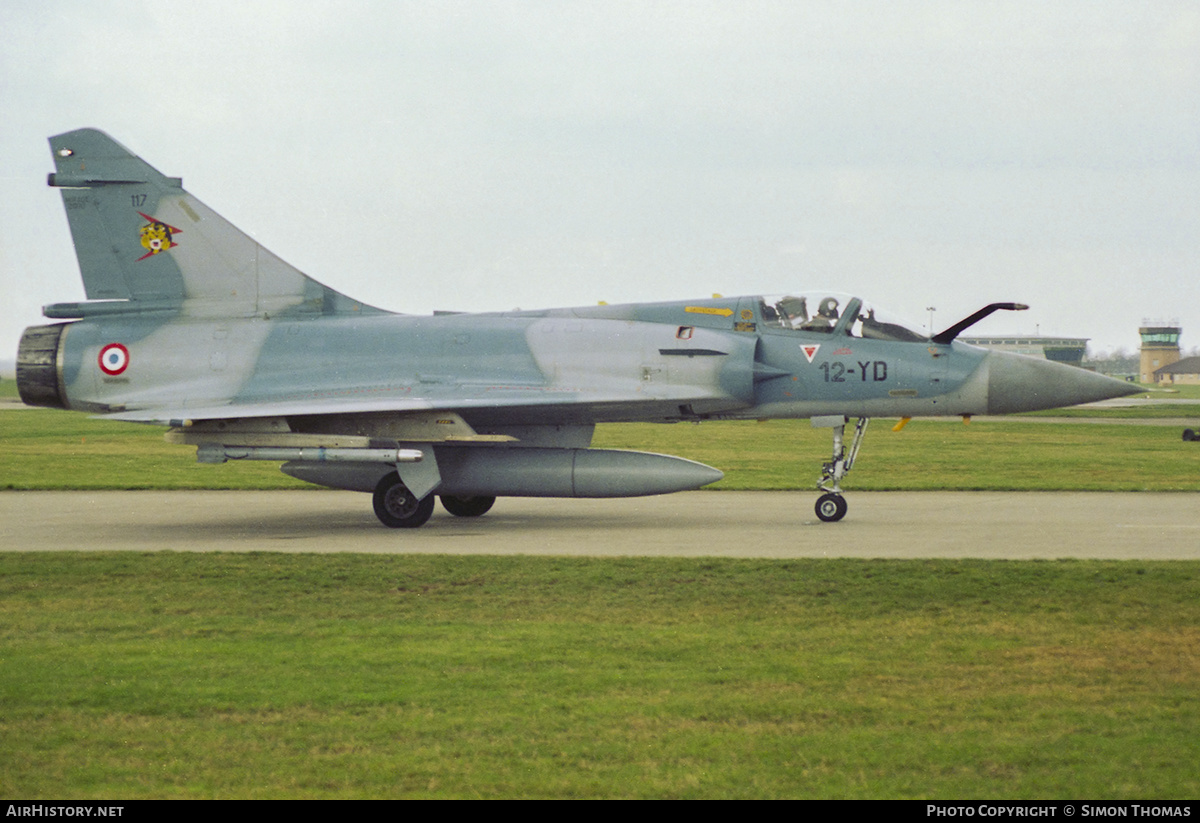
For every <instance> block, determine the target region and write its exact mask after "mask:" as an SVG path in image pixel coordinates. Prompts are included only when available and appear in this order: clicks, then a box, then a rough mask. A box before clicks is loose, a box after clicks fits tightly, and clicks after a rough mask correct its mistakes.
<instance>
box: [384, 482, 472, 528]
mask: <svg viewBox="0 0 1200 823" xmlns="http://www.w3.org/2000/svg"><path fill="white" fill-rule="evenodd" d="M433 498H434V495H432V494H429V495H426V496H425V497H424V498H423V499H421V500H418V499H417V498H416V496H415V495H414V494H413V493H412V492H410V491H409V490H408V486H405V485H404V481H402V480H401V479H400V475H399V474H397V473H396V472H392V473H391V474H388V475H385V476H384V477H383V478H382V479H381V480H380V481H379V483H377V484H376V486H375V499H374V503H375V516H376V517H378V518H379V522H381V523H383V525H385V526H388V527H389V528H393V529H415V528H417V527H419V526H423V525H425V521H427V520H428V519H429V518H430V516H431V515H432V514H433ZM441 501H442V507H443V508H445V510H446V511H448V512H450V514H452V515H454V516H455V517H479V516H481V515H484V514H487V512H488V510H489V509H491V508H492V506H493V505H494V504H495V502H496V498H494V497H453V496H451V495H447V494H443V495H442V496H441Z"/></svg>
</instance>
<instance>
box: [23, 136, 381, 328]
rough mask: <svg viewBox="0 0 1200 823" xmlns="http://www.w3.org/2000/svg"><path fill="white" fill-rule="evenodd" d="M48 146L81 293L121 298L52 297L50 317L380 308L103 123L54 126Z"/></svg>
mask: <svg viewBox="0 0 1200 823" xmlns="http://www.w3.org/2000/svg"><path fill="white" fill-rule="evenodd" d="M50 148H51V151H52V152H53V154H54V164H55V168H56V171H55V172H54V173H53V174H51V175H50V177H49V179H48V180H47V182H48V183H49V184H50V185H51V186H54V187H57V188H59V189H61V190H62V197H63V205H64V206H65V208H66V211H67V221H68V223H69V224H70V226H71V238H72V240H73V241H74V243H75V253H76V256H77V257H78V258H79V270H80V273H81V274H82V276H83V287H84V292H85V293H86V294H87V297H88V299H89V300H105V301H124V302H118V303H105V304H97V305H94V306H91V307H89V306H88V304H57V305H55V306H49V307H47V309H46V314H47V315H48V316H51V317H70V316H75V317H79V316H82V315H84V314H89V313H92V311H94V312H95V313H99V312H101V311H103V312H105V313H109V312H121V313H124V312H141V311H160V310H176V311H181V312H184V313H187V314H193V315H200V316H214V317H216V316H219V317H247V316H252V315H256V314H259V315H262V314H266V315H270V316H277V315H280V314H284V315H291V314H348V313H364V314H380V313H382V312H381V311H380V310H379V309H375V308H372V307H370V306H367V305H365V304H362V303H359V302H358V301H356V300H352V299H351V298H348V297H346V296H345V295H343V294H340V293H339V292H336V291H334V290H333V289H330V288H329V287H327V286H324V285H322V284H321V283H318V282H317V281H315V280H313V279H312V278H310V277H308V276H306V275H305V274H303V273H302V272H300V271H299V270H297V269H295V268H293V267H292V266H290V265H288V264H287V263H285V262H284V261H283V260H281V259H279V258H278V257H276V256H275V255H274V254H272V253H271V252H269V251H267V250H266V249H264V248H263V247H262V246H260V245H259V244H258V243H257V242H255V241H254V240H253V239H252V238H250V237H249V236H247V235H246V234H244V233H243V232H241V231H240V230H239V229H238V228H237V227H235V226H234V225H233V224H231V223H230V222H229V221H227V220H225V219H224V218H223V217H221V216H220V215H219V214H217V213H216V212H215V211H213V210H212V209H210V208H208V206H206V205H204V204H203V203H201V202H200V201H199V200H197V199H196V198H195V197H193V196H192V195H190V194H188V193H187V192H186V191H184V189H183V183H182V181H181V180H180V178H178V177H167V176H165V175H163V174H161V173H160V172H159V171H157V170H156V169H154V168H153V167H152V166H150V164H148V163H146V162H145V161H144V160H142V159H141V158H140V157H138V156H137V155H135V154H133V152H131V151H129V149H127V148H125V147H124V146H122V145H121V144H120V143H118V142H117V141H116V140H113V139H112V138H111V137H109V136H108V135H107V134H105V133H104V132H102V131H98V130H96V129H79V130H77V131H72V132H67V133H65V134H60V135H57V136H55V137H51V138H50ZM89 308H90V310H89Z"/></svg>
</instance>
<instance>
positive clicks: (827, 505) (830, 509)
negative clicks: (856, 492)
mask: <svg viewBox="0 0 1200 823" xmlns="http://www.w3.org/2000/svg"><path fill="white" fill-rule="evenodd" d="M846 508H847V507H846V498H844V497H842V496H841V495H840V494H834V493H833V492H827V493H826V494H823V495H821V496H820V497H818V498H817V505H816V509H817V517H819V518H821V519H822V520H824V521H825V522H826V523H833V522H836V521H838V520H841V519H842V518H843V517H845V516H846Z"/></svg>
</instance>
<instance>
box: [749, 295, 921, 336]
mask: <svg viewBox="0 0 1200 823" xmlns="http://www.w3.org/2000/svg"><path fill="white" fill-rule="evenodd" d="M760 310H761V312H762V318H763V322H764V323H767V324H772V323H774V324H778V326H779V327H780V328H784V329H789V330H793V331H805V332H815V333H818V334H831V335H847V336H850V337H863V338H866V339H869V340H895V341H900V342H906V343H917V342H923V341H926V340H928V339H929V335H927V334H921V333H920V332H916V331H913V330H912V329H911V328H910V327H909V326H908V325H907V324H904V323H900V322H897V321H896V320H895V318H893V317H890V316H888V315H887V314H886V313H881V312H877V311H876V309H875V308H874V307H872V306H869V305H867V304H866V303H864V302H863V301H862V300H861V299H860V298H858V297H853V296H851V295H849V294H841V293H838V292H807V293H800V294H789V295H786V296H784V297H778V296H770V297H769V296H764V297H763V298H762V306H761V308H760Z"/></svg>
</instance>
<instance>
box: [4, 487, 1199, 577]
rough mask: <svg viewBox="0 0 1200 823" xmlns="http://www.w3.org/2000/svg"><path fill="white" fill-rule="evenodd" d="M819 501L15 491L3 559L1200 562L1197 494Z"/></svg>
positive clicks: (812, 496)
mask: <svg viewBox="0 0 1200 823" xmlns="http://www.w3.org/2000/svg"><path fill="white" fill-rule="evenodd" d="M816 496H817V495H816V493H815V492H686V493H682V494H674V495H668V496H664V497H642V498H631V499H617V500H562V499H522V498H502V499H500V500H498V501H497V503H496V506H495V508H494V509H493V510H492V511H491V512H490V513H488V514H487V515H485V516H484V517H481V518H476V519H463V518H456V517H451V516H450V515H448V514H446V512H445V511H443V510H442V509H441V507H440V506H439V507H438V508H437V509H436V510H435V513H434V516H433V519H431V520H430V521H429V523H427V524H426V525H425V526H423V527H422V528H420V529H414V530H409V529H387V528H384V527H383V526H381V525H380V524H379V522H378V521H377V520H376V519H375V515H374V514H373V513H372V511H371V498H370V496H369V495H366V494H359V493H355V492H339V491H316V490H314V491H241V492H235V491H173V492H161V491H146V492H137V491H134V492H129V491H102V492H79V491H72V492H12V491H10V492H0V551H59V550H68V549H74V550H85V551H90V550H95V551H99V550H121V551H164V550H170V551H236V552H250V551H268V552H370V553H385V552H395V553H406V552H411V553H427V554H538V555H586V556H594V557H606V556H608V557H611V556H622V555H644V556H648V555H660V556H676V557H706V556H707V557H716V556H720V557H758V558H786V557H862V558H869V557H894V558H899V557H905V558H931V557H977V558H1009V559H1013V560H1018V559H1031V558H1043V559H1055V558H1100V559H1143V560H1181V559H1200V517H1197V506H1196V504H1197V502H1200V496H1198V495H1197V494H1196V493H1112V492H1040V493H1038V492H858V493H853V492H852V493H850V494H849V495H847V500H848V501H849V504H850V512H849V514H848V515H847V517H846V519H845V520H843V521H842V522H840V523H821V522H820V521H819V520H817V518H816V515H815V514H814V513H813V503H814V502H815V500H816Z"/></svg>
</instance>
